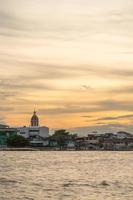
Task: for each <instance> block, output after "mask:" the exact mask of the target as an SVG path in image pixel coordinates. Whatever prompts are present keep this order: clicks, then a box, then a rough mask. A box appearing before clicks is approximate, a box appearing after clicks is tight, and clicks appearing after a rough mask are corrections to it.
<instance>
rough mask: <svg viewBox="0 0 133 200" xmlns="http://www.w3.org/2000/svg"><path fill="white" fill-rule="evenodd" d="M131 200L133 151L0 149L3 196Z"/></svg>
mask: <svg viewBox="0 0 133 200" xmlns="http://www.w3.org/2000/svg"><path fill="white" fill-rule="evenodd" d="M49 199H50V200H104V199H105V200H118V199H119V200H132V199H133V152H98V151H96V152H94V151H93V152H92V151H82V152H76V151H70V152H67V151H66V152H62V151H61V152H60V151H56V152H54V151H47V152H46V151H45V152H39V151H37V152H22V151H20V152H17V151H16V152H13V151H12V152H0V200H49Z"/></svg>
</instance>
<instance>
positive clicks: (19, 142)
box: [7, 135, 29, 147]
mask: <svg viewBox="0 0 133 200" xmlns="http://www.w3.org/2000/svg"><path fill="white" fill-rule="evenodd" d="M7 145H8V146H10V147H26V146H28V145H29V141H28V140H27V139H26V138H24V137H23V136H21V135H14V136H10V137H9V138H7Z"/></svg>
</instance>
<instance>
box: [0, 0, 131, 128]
mask: <svg viewBox="0 0 133 200" xmlns="http://www.w3.org/2000/svg"><path fill="white" fill-rule="evenodd" d="M0 5H1V6H0V44H1V45H0V97H1V98H0V104H1V111H0V116H1V117H0V123H7V124H9V125H12V126H21V125H28V123H29V121H28V119H30V116H31V114H32V111H33V109H34V107H35V108H36V110H37V113H38V115H39V117H40V124H41V125H47V126H49V127H50V128H56V127H57V128H62V127H65V128H72V127H86V126H100V127H101V128H102V127H104V126H109V127H111V126H114V124H115V125H116V126H120V127H121V126H125V127H126V126H127V127H128V126H131V124H133V103H132V102H133V59H132V56H133V39H132V32H133V24H132V20H133V12H132V11H133V2H132V1H131V0H117V2H116V1H115V0H112V1H111V2H110V1H109V0H106V1H105V0H100V1H99V0H94V1H90V0H57V1H56V3H55V1H54V0H38V1H34V0H29V1H24V0H19V1H18V0H5V1H2V0H0Z"/></svg>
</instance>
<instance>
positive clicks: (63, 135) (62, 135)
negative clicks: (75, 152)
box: [52, 129, 69, 150]
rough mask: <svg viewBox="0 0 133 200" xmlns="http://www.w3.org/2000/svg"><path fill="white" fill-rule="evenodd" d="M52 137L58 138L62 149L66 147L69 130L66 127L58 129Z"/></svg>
mask: <svg viewBox="0 0 133 200" xmlns="http://www.w3.org/2000/svg"><path fill="white" fill-rule="evenodd" d="M52 137H53V138H54V139H56V141H57V142H58V145H59V147H60V150H61V149H63V148H64V147H65V144H66V141H67V140H68V138H69V132H67V131H66V130H64V129H60V130H56V131H55V133H54V134H53V136H52Z"/></svg>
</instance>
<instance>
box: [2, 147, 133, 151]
mask: <svg viewBox="0 0 133 200" xmlns="http://www.w3.org/2000/svg"><path fill="white" fill-rule="evenodd" d="M0 151H133V149H130V150H102V149H99V150H88V149H86V150H85V149H83V150H76V149H63V150H60V149H59V148H8V147H7V148H0Z"/></svg>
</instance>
